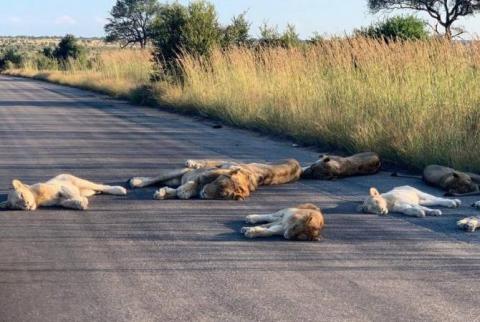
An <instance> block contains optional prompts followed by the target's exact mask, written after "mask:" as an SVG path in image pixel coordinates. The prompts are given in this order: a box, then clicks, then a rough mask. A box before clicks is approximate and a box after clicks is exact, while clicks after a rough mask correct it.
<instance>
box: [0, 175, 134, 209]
mask: <svg viewBox="0 0 480 322" xmlns="http://www.w3.org/2000/svg"><path fill="white" fill-rule="evenodd" d="M98 193H106V194H111V195H119V196H123V195H126V194H127V190H125V188H123V187H120V186H107V185H103V184H98V183H94V182H90V181H87V180H83V179H80V178H77V177H74V176H72V175H70V174H61V175H58V176H56V177H54V178H52V179H50V180H49V181H47V182H44V183H36V184H34V185H26V184H24V183H22V182H21V181H20V180H13V181H12V189H11V190H10V192H9V193H8V199H7V201H4V202H2V203H0V208H3V209H12V210H35V209H37V208H38V207H41V206H62V207H64V208H69V209H78V210H84V209H87V207H88V199H87V197H90V196H93V195H95V194H98Z"/></svg>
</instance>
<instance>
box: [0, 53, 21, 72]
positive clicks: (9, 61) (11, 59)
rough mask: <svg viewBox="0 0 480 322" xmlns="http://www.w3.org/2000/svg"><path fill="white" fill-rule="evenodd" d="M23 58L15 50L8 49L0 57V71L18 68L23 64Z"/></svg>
mask: <svg viewBox="0 0 480 322" xmlns="http://www.w3.org/2000/svg"><path fill="white" fill-rule="evenodd" d="M23 60H24V59H23V56H22V54H20V53H19V52H18V51H17V50H16V49H13V48H9V49H7V50H6V51H5V52H4V53H3V55H2V56H1V57H0V70H6V69H12V68H17V67H20V66H21V65H22V63H23Z"/></svg>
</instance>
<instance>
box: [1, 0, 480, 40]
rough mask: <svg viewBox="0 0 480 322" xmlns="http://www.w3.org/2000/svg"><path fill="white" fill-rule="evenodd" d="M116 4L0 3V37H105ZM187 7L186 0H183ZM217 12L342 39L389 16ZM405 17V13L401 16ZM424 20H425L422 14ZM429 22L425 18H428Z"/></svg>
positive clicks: (299, 2) (337, 11) (351, 11)
mask: <svg viewBox="0 0 480 322" xmlns="http://www.w3.org/2000/svg"><path fill="white" fill-rule="evenodd" d="M115 2H116V0H0V35H2V36H17V35H28V36H53V35H65V34H67V33H71V34H74V35H76V36H83V37H92V36H104V32H103V26H104V25H105V22H106V20H105V19H106V18H107V17H108V16H109V11H110V9H111V7H112V6H113V5H114V4H115ZM180 2H181V3H184V4H186V3H188V0H180ZM210 2H211V3H213V4H214V5H215V7H216V8H217V12H218V15H219V18H220V22H221V23H222V24H227V23H228V22H229V21H230V20H231V18H232V17H233V16H234V15H238V14H240V13H242V12H244V11H246V12H247V18H248V20H249V21H250V22H251V23H252V29H251V34H252V35H253V36H256V35H258V27H259V26H260V25H261V24H262V23H264V22H266V23H268V24H269V25H273V26H278V28H279V29H280V30H283V29H284V28H285V26H286V25H287V24H288V23H291V24H294V25H295V26H296V29H297V32H298V33H299V34H300V36H301V37H302V38H308V37H310V36H312V34H313V33H314V32H318V33H319V34H321V35H343V34H345V33H350V32H351V31H352V30H353V29H355V28H359V27H361V26H365V25H368V24H370V23H372V22H375V21H378V20H381V19H383V18H384V17H385V14H376V15H372V14H371V13H370V12H369V11H368V9H367V6H366V3H367V1H366V0H210ZM398 13H401V12H398ZM421 17H422V18H423V16H421ZM425 18H426V17H425ZM459 25H462V26H464V27H465V28H466V30H467V31H468V32H469V37H468V36H467V38H470V37H472V36H474V35H477V34H480V15H477V16H475V17H472V18H468V19H465V18H464V19H462V20H461V21H460V22H459Z"/></svg>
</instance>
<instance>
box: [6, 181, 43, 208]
mask: <svg viewBox="0 0 480 322" xmlns="http://www.w3.org/2000/svg"><path fill="white" fill-rule="evenodd" d="M12 188H13V189H11V190H10V192H9V193H8V199H7V204H6V205H7V208H9V209H14V210H35V209H36V208H37V204H36V202H35V196H34V195H33V193H32V191H31V190H30V188H29V187H28V186H27V185H25V184H23V183H22V182H21V181H20V180H13V181H12Z"/></svg>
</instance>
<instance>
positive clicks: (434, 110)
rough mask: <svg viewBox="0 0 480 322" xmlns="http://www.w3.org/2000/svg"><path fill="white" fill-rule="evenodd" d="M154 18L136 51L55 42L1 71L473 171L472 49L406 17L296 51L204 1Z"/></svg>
mask: <svg viewBox="0 0 480 322" xmlns="http://www.w3.org/2000/svg"><path fill="white" fill-rule="evenodd" d="M133 2H135V1H129V2H128V3H133ZM148 2H149V3H150V4H151V2H152V1H148ZM376 9H378V8H376ZM157 10H159V13H158V14H157V15H156V17H155V18H153V19H152V24H151V26H150V28H149V29H148V34H149V35H150V36H151V37H153V38H152V39H151V40H150V42H149V44H150V45H149V46H147V48H146V49H140V48H129V49H120V45H125V43H123V44H120V45H118V46H117V47H116V48H115V49H112V48H111V47H107V46H105V47H101V46H99V47H98V48H95V49H92V48H90V49H85V46H83V47H82V48H83V49H79V54H78V55H77V56H76V57H74V55H73V54H68V55H67V56H61V57H60V55H59V53H60V49H59V48H60V47H61V43H62V42H60V43H59V44H57V45H55V47H51V48H50V49H48V50H47V49H42V50H37V51H36V52H35V53H34V54H31V53H30V54H29V55H27V56H24V55H19V56H15V54H16V52H15V51H12V49H8V50H10V51H11V52H10V53H8V52H7V50H4V51H3V54H2V53H0V68H1V67H2V66H4V67H3V69H4V72H5V73H8V74H11V75H21V76H27V77H35V78H40V79H45V80H49V81H52V82H57V83H60V84H67V85H72V86H78V87H82V88H88V89H93V90H96V91H100V92H103V93H107V94H109V95H112V96H116V97H122V98H128V99H131V100H133V101H135V102H141V103H147V102H148V103H150V104H158V105H163V106H169V107H170V108H171V109H173V110H176V111H182V112H194V113H201V114H202V115H208V116H210V117H214V118H217V119H220V120H223V121H224V122H226V123H229V124H233V125H236V126H241V127H246V128H251V129H256V130H261V131H265V132H269V133H275V134H279V135H287V136H289V137H292V138H294V139H296V140H298V141H299V142H303V143H306V144H318V145H322V146H324V145H329V146H331V147H334V148H341V149H344V150H345V151H347V152H356V151H365V150H373V151H376V152H378V153H380V154H381V155H382V156H383V157H384V158H387V159H390V160H395V161H397V162H398V161H399V162H402V163H404V164H409V165H413V166H416V167H418V168H421V167H422V166H424V165H426V164H431V163H439V164H445V165H450V166H454V167H457V168H460V169H466V170H473V171H480V144H479V142H480V109H479V107H480V92H479V91H478V90H477V88H478V83H479V79H480V74H479V73H480V43H478V42H477V41H471V42H469V43H468V44H465V43H462V42H456V41H451V39H450V36H452V35H451V34H450V35H449V37H436V36H434V35H431V34H429V32H428V30H427V26H426V25H425V22H423V21H422V20H419V19H417V18H415V17H411V16H401V17H394V18H391V19H387V20H386V21H383V22H381V23H379V24H375V25H373V26H370V27H365V28H362V29H360V30H358V31H356V32H355V34H354V35H352V36H350V37H345V38H329V39H326V38H324V37H320V36H318V35H316V36H314V37H312V39H309V40H301V39H300V38H299V36H298V34H297V33H296V31H295V28H294V26H293V25H291V26H289V27H288V28H287V29H286V30H285V31H283V32H282V31H278V29H277V28H275V27H274V26H268V25H264V26H263V27H262V28H261V31H260V38H258V39H252V38H251V37H250V36H249V23H248V21H246V19H245V15H239V16H237V17H234V18H233V19H232V22H231V24H230V25H228V26H221V25H220V24H219V23H218V20H217V17H216V12H215V10H214V8H213V6H212V5H210V4H208V3H206V2H194V3H192V4H191V5H189V6H182V5H179V4H178V3H174V4H171V5H161V6H159V7H158V8H157ZM127 11H128V10H126V11H125V12H127ZM150 18H151V17H149V19H150ZM109 28H110V29H109V30H110V31H111V32H114V31H113V30H112V29H111V28H112V27H111V25H110V27H109ZM115 36H116V37H117V39H121V37H120V35H119V34H118V33H117V34H115ZM112 38H113V37H112ZM142 41H143V40H142ZM125 42H126V41H125ZM68 44H69V46H73V47H75V45H76V44H77V43H76V41H75V39H74V38H73V39H70V41H69V42H68ZM108 46H112V45H108ZM143 46H144V45H142V44H139V45H138V47H143ZM67 52H69V51H68V50H67ZM7 54H8V55H7ZM2 57H3V58H2ZM9 57H10V58H9ZM12 60H15V61H12ZM2 62H3V65H2Z"/></svg>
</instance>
